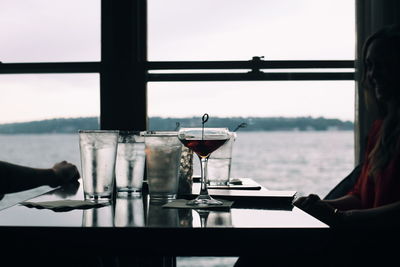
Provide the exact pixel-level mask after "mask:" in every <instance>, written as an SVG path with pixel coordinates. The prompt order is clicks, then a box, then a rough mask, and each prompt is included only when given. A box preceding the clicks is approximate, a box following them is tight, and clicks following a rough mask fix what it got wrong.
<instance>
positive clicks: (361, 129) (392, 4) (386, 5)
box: [355, 0, 400, 164]
mask: <svg viewBox="0 0 400 267" xmlns="http://www.w3.org/2000/svg"><path fill="white" fill-rule="evenodd" d="M393 23H400V1H398V0H356V34H357V38H356V72H357V80H356V98H355V99H356V100H355V101H356V103H355V109H356V110H355V111H356V112H355V146H356V149H355V159H356V160H355V162H356V164H358V162H360V161H362V160H363V156H364V151H365V150H364V149H365V140H366V137H367V132H368V130H369V128H370V126H371V123H372V122H373V120H374V119H375V114H374V113H373V112H371V111H368V110H367V109H366V107H365V103H364V93H363V88H362V86H361V85H360V76H361V75H360V73H362V71H363V69H362V68H363V66H362V64H360V63H361V62H360V60H361V53H362V45H363V43H364V41H365V40H366V39H367V38H368V36H369V35H371V34H372V33H374V32H375V31H376V30H378V29H380V28H381V27H382V26H384V25H389V24H393Z"/></svg>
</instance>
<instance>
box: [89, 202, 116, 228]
mask: <svg viewBox="0 0 400 267" xmlns="http://www.w3.org/2000/svg"><path fill="white" fill-rule="evenodd" d="M82 226H83V227H96V226H103V227H112V226H113V212H112V205H108V206H105V207H102V208H94V209H87V210H84V211H83V218H82Z"/></svg>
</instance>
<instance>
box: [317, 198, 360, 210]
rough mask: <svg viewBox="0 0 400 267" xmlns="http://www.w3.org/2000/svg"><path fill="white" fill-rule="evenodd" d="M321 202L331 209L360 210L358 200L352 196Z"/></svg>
mask: <svg viewBox="0 0 400 267" xmlns="http://www.w3.org/2000/svg"><path fill="white" fill-rule="evenodd" d="M322 202H324V203H327V204H329V205H331V206H332V207H334V208H336V209H339V210H342V211H343V210H353V209H360V208H361V201H360V199H359V198H358V197H357V196H356V195H353V194H348V195H345V196H343V197H340V198H337V199H332V200H322Z"/></svg>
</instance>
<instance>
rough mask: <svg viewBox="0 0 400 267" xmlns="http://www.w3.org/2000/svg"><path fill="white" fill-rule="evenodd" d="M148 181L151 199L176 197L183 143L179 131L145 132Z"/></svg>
mask: <svg viewBox="0 0 400 267" xmlns="http://www.w3.org/2000/svg"><path fill="white" fill-rule="evenodd" d="M142 134H143V135H144V137H145V144H146V170H147V183H148V185H149V194H150V198H151V199H153V200H154V199H160V200H165V199H174V198H176V195H177V193H178V185H179V176H178V175H179V166H180V159H181V152H182V144H181V142H180V141H179V139H178V134H177V132H173V131H170V132H168V131H164V132H161V131H160V132H155V131H151V132H144V133H142Z"/></svg>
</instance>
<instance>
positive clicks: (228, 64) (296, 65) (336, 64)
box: [147, 60, 355, 70]
mask: <svg viewBox="0 0 400 267" xmlns="http://www.w3.org/2000/svg"><path fill="white" fill-rule="evenodd" d="M354 64H355V62H354V60H287V61H281V60H279V61H278V60H277V61H269V60H248V61H162V62H161V61H149V62H147V69H149V70H176V69H254V68H257V69H303V68H314V69H321V68H332V69H336V68H339V69H341V68H354Z"/></svg>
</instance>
